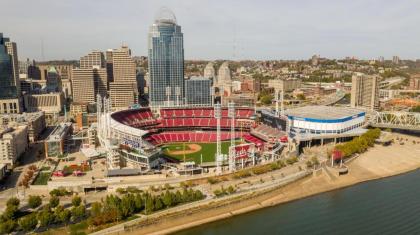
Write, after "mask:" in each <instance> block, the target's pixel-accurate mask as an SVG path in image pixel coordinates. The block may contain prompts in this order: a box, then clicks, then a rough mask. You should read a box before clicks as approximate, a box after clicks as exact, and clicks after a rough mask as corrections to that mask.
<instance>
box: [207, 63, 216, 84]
mask: <svg viewBox="0 0 420 235" xmlns="http://www.w3.org/2000/svg"><path fill="white" fill-rule="evenodd" d="M204 77H205V78H208V79H212V80H213V83H215V82H216V81H215V80H217V78H216V70H215V69H214V65H213V63H212V62H209V63H208V64H207V65H206V67H205V68H204Z"/></svg>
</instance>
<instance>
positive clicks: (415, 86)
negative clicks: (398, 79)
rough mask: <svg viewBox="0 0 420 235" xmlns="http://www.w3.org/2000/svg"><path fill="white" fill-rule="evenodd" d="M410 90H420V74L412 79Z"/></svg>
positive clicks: (412, 76)
mask: <svg viewBox="0 0 420 235" xmlns="http://www.w3.org/2000/svg"><path fill="white" fill-rule="evenodd" d="M408 89H409V90H420V74H414V75H411V77H410V83H409V85H408Z"/></svg>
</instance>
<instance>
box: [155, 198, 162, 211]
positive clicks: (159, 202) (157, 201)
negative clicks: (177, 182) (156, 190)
mask: <svg viewBox="0 0 420 235" xmlns="http://www.w3.org/2000/svg"><path fill="white" fill-rule="evenodd" d="M162 208H163V203H162V200H161V199H160V197H155V210H157V211H158V210H160V209H162Z"/></svg>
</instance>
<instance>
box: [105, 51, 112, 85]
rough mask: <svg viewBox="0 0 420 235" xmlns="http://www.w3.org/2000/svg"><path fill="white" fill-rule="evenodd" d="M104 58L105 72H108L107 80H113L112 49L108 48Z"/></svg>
mask: <svg viewBox="0 0 420 235" xmlns="http://www.w3.org/2000/svg"><path fill="white" fill-rule="evenodd" d="M105 60H106V73H107V74H108V82H113V81H114V72H113V66H112V49H108V50H107V51H106V52H105Z"/></svg>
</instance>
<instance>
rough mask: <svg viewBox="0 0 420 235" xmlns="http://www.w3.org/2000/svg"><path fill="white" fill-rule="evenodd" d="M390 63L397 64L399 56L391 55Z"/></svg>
mask: <svg viewBox="0 0 420 235" xmlns="http://www.w3.org/2000/svg"><path fill="white" fill-rule="evenodd" d="M392 63H394V64H399V63H400V57H399V56H396V55H394V56H393V57H392Z"/></svg>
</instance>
